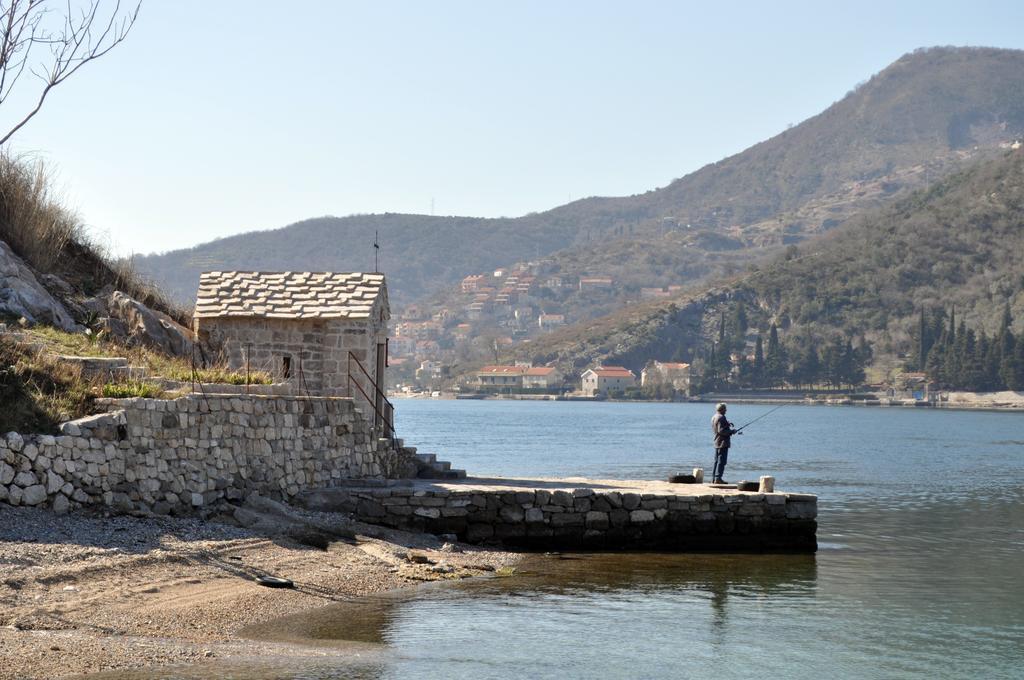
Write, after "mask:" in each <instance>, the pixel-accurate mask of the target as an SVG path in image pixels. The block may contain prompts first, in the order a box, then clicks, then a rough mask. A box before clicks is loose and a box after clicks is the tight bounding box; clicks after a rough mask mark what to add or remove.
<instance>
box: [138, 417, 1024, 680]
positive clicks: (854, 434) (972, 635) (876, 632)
mask: <svg viewBox="0 0 1024 680" xmlns="http://www.w3.org/2000/svg"><path fill="white" fill-rule="evenodd" d="M397 408H398V428H399V432H400V433H401V434H402V435H403V436H404V437H405V438H406V440H407V441H408V442H410V443H414V444H416V445H417V446H419V447H420V450H421V451H435V452H437V453H438V454H440V455H441V457H442V458H443V459H446V460H451V461H452V462H453V463H454V464H455V466H456V467H464V468H466V469H467V470H469V471H470V473H471V474H479V475H544V476H570V475H585V476H590V477H612V478H614V477H620V478H622V477H626V478H629V477H633V478H662V477H665V476H666V475H667V474H669V473H672V472H677V471H688V470H689V469H690V468H692V467H694V466H695V465H701V466H703V467H705V468H710V466H711V458H712V456H711V448H710V441H709V440H710V437H709V429H710V426H709V422H710V418H711V415H712V407H711V406H709V405H696V404H611V403H597V404H588V403H568V402H549V403H537V402H511V401H508V402H503V401H459V402H454V401H400V402H399V403H398V404H397ZM767 408H768V407H764V406H736V407H734V408H731V409H730V412H729V415H730V417H731V418H732V419H733V420H734V421H736V422H738V423H740V424H742V423H744V422H746V421H747V420H749V419H753V418H755V417H757V416H758V415H760V414H761V413H763V412H764V411H766V410H767ZM734 441H735V445H734V447H733V450H732V452H731V457H732V460H731V462H730V463H731V464H730V466H729V468H728V470H727V474H726V477H727V478H728V479H730V480H736V479H740V478H744V479H755V480H756V479H757V477H758V476H759V475H761V474H773V475H775V477H776V479H777V482H776V483H777V486H778V487H779V488H781V489H783V490H791V491H809V492H813V493H816V494H818V495H819V542H820V545H821V549H820V551H819V552H818V553H817V554H816V555H813V556H770V555H768V556H762V555H742V556H734V555H587V556H563V557H561V558H559V557H547V558H544V557H538V558H536V559H534V560H531V561H530V562H528V563H527V564H526V565H525V566H524V569H523V573H522V574H521V575H520V576H517V577H516V578H512V579H493V580H488V581H484V582H473V583H467V584H460V585H457V586H454V587H444V588H429V589H425V590H421V591H417V592H415V593H414V594H412V595H411V596H410V595H407V596H398V597H386V598H378V599H375V600H370V601H366V602H363V603H359V604H357V605H343V606H338V607H333V608H327V609H325V610H323V611H320V612H317V613H315V614H313V615H305V616H302V617H300V618H297V619H291V620H285V621H282V622H281V624H279V626H278V630H286V631H288V634H289V635H290V636H292V637H298V638H309V639H317V640H319V641H321V642H326V641H330V640H340V639H348V640H359V641H362V642H363V643H384V645H385V648H384V649H385V651H386V653H385V654H381V653H380V651H379V650H380V648H379V646H377V645H368V646H365V649H363V648H362V647H357V648H353V649H355V650H357V651H358V656H356V652H353V654H352V656H351V657H350V658H349V659H348V660H346V661H345V662H344V663H342V662H338V661H330V660H327V661H325V660H319V661H316V662H309V663H304V664H303V665H302V666H301V667H298V668H296V667H294V666H293V665H289V663H284V662H282V664H283V665H279V666H274V667H265V666H264V667H263V668H256V667H250V668H236V669H234V670H231V671H230V672H229V671H228V669H225V668H220V669H219V670H218V671H217V674H218V675H219V676H220V677H229V676H233V677H257V676H260V677H288V678H331V677H387V678H400V677H402V678H404V677H438V678H440V677H445V678H492V677H493V678H508V677H523V678H534V677H537V678H539V677H552V678H555V677H558V678H567V677H602V678H633V677H660V676H674V677H684V678H685V677H692V678H706V677H712V676H714V677H716V678H745V677H750V676H752V675H755V674H758V675H760V674H766V673H767V674H775V675H777V676H778V677H785V678H820V677H822V676H826V675H831V676H834V677H843V678H847V677H856V678H892V677H921V678H925V677H927V678H1021V677H1024V584H1022V578H1024V486H1022V480H1024V414H1012V413H987V412H956V411H930V410H901V409H870V408H855V407H844V408H829V407H805V406H790V407H786V408H784V409H782V410H780V411H778V412H776V413H774V414H772V415H770V416H768V417H767V418H765V419H764V420H762V421H759V422H758V423H756V424H755V425H753V426H751V427H750V429H749V431H748V433H747V434H745V435H744V436H742V437H739V438H737V439H736V440H734ZM375 649H376V651H374V650H375ZM292 663H294V662H292ZM137 677H140V676H137ZM148 677H171V676H163V675H161V676H153V675H150V676H148ZM175 677H176V676H175ZM181 677H193V676H192V675H191V673H189V674H185V675H182V676H181ZM206 677H210V676H206Z"/></svg>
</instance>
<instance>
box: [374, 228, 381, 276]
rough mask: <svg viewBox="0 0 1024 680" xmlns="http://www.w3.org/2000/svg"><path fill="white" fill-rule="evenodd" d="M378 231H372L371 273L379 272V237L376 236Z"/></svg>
mask: <svg viewBox="0 0 1024 680" xmlns="http://www.w3.org/2000/svg"><path fill="white" fill-rule="evenodd" d="M378 234H379V232H377V231H376V230H375V231H374V232H373V273H374V274H380V262H379V261H378V260H379V256H380V239H378V238H377V236H378Z"/></svg>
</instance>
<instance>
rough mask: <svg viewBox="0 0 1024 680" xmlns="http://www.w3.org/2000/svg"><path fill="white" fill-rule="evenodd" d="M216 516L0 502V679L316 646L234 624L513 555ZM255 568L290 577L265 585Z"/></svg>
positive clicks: (383, 534)
mask: <svg viewBox="0 0 1024 680" xmlns="http://www.w3.org/2000/svg"><path fill="white" fill-rule="evenodd" d="M311 514H315V515H316V518H315V519H316V520H317V521H319V522H325V521H326V522H329V521H330V520H331V517H330V516H329V515H324V514H323V513H311ZM224 519H225V520H226V523H223V522H219V521H216V520H210V521H201V520H198V519H176V518H135V517H109V518H106V517H102V516H85V515H77V516H76V515H66V516H56V515H54V514H53V513H51V512H48V511H44V510H36V509H31V508H15V507H10V506H7V505H3V504H0V679H2V680H9V679H14V678H18V679H23V678H24V679H29V678H59V677H67V676H75V675H81V674H88V673H94V672H98V671H104V670H111V669H127V668H137V667H145V666H160V665H169V664H187V663H191V662H196V661H201V660H203V661H205V660H209V659H220V660H223V659H232V658H242V657H246V658H251V657H254V656H264V655H266V656H288V655H305V654H311V655H312V654H314V653H319V652H317V651H316V650H313V649H312V648H308V647H301V646H294V645H284V644H277V643H273V642H261V641H252V640H246V639H243V638H241V637H239V636H238V635H237V632H238V631H239V630H241V629H242V628H244V627H246V626H249V625H251V624H256V623H262V622H266V621H270V620H273V619H276V618H278V617H281V616H285V615H289V614H294V613H297V612H301V611H307V610H311V609H315V608H318V607H323V606H326V605H329V604H331V603H334V602H340V601H345V600H349V599H352V598H355V597H358V596H362V595H368V594H373V593H381V592H384V591H389V590H393V589H397V588H403V587H409V586H412V585H415V584H417V583H421V582H424V581H436V580H441V579H462V578H468V577H477V576H487V575H492V574H493V573H494V572H495V571H496V570H498V571H501V570H505V569H507V568H509V567H511V566H513V565H514V564H515V563H516V562H517V561H518V559H519V556H518V555H516V554H513V553H507V552H499V551H486V550H479V549H476V548H473V547H471V546H453V545H452V544H447V545H446V544H443V543H442V542H441V541H440V540H439V539H438V538H437V537H435V536H432V535H424V534H411V533H406V532H399V531H390V530H383V529H381V528H379V527H371V526H368V525H360V524H354V525H352V524H349V526H351V527H352V528H353V529H355V530H356V535H355V538H354V539H348V540H346V539H339V540H335V541H333V542H331V543H330V544H329V545H328V546H327V548H326V550H324V549H320V548H316V547H310V546H308V545H303V544H302V543H299V542H297V541H296V540H293V539H291V538H287V537H283V536H271V535H268V533H267V532H258V531H253V530H249V529H245V528H241V527H238V526H232V525H231V523H230V522H231V520H230V519H229V518H224ZM337 519H338V521H339V522H347V521H348V520H347V518H345V517H343V516H338V517H337ZM261 575H274V576H279V577H284V578H288V579H291V580H292V581H294V583H295V588H294V589H273V588H266V587H263V586H260V585H258V584H257V583H256V582H255V580H254V579H255V578H256V577H258V576H261Z"/></svg>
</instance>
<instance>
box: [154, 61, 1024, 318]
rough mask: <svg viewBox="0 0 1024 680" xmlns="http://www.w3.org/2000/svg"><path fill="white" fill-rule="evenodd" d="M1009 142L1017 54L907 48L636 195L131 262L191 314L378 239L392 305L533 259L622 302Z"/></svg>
mask: <svg viewBox="0 0 1024 680" xmlns="http://www.w3.org/2000/svg"><path fill="white" fill-rule="evenodd" d="M752 115H755V114H752ZM1022 134H1024V53H1022V52H1020V51H1014V50H997V49H975V48H937V49H929V50H919V51H917V52H914V53H913V54H909V55H906V56H905V57H903V58H901V59H900V60H898V61H897V62H895V63H894V64H892V65H891V66H889V67H888V68H886V69H885V70H883V71H882V72H880V73H879V74H877V75H875V76H874V77H872V78H871V79H870V80H869V81H867V82H866V83H864V84H862V85H861V86H859V87H857V88H856V89H854V90H853V91H851V92H850V93H849V94H848V95H847V96H846V97H844V98H843V99H842V100H841V101H839V102H837V103H835V104H834V105H832V106H831V107H829V108H828V109H827V110H826V111H824V112H823V113H821V114H819V115H818V116H815V117H813V118H811V119H809V120H807V121H804V122H803V123H801V124H799V125H797V126H795V127H793V128H791V129H789V130H786V131H785V132H783V133H781V134H779V135H777V136H776V137H773V138H772V139H769V140H767V141H765V142H762V143H760V144H758V145H755V146H753V147H751V148H749V149H747V150H746V151H743V152H742V153H739V154H736V155H735V156H732V157H730V158H727V159H724V160H722V161H720V162H718V163H713V164H711V165H708V166H705V167H704V168H702V169H700V170H698V171H696V172H694V173H692V174H690V175H687V176H686V177H683V178H681V179H678V180H675V181H673V182H671V183H670V184H669V185H668V186H666V187H664V188H661V189H657V190H652V191H649V192H646V193H644V194H639V195H635V196H630V197H622V198H591V199H585V200H580V201H576V202H573V203H570V204H568V205H565V206H561V207H559V208H555V209H553V210H550V211H547V212H544V213H537V214H531V215H528V216H524V217H520V218H516V219H475V218H457V217H450V218H449V217H427V216H422V215H392V214H389V215H367V216H353V217H346V218H335V217H324V218H319V219H314V220H306V221H304V222H299V223H296V224H294V225H291V226H289V227H286V228H283V229H279V230H275V231H269V232H254V233H248V234H242V235H239V236H234V237H231V238H227V239H220V240H217V241H213V242H211V243H208V244H204V245H201V246H197V247H195V248H192V249H188V250H181V251H174V252H171V253H167V254H164V255H152V256H147V257H142V258H138V259H137V265H138V267H139V269H140V270H141V271H142V272H143V273H145V274H148V275H150V276H152V277H153V278H155V279H156V280H157V281H158V282H160V283H161V284H162V285H163V286H164V287H165V288H166V290H168V291H169V292H170V293H171V294H173V295H174V296H175V297H177V298H178V299H180V300H184V301H188V300H189V299H191V297H192V296H193V295H194V291H195V285H196V281H197V279H198V274H199V272H201V271H203V270H209V269H235V268H245V269H257V268H258V269H284V270H288V269H304V270H309V269H338V270H361V269H367V268H369V267H372V266H373V250H372V243H373V237H374V233H375V232H376V231H379V232H380V237H381V241H382V244H383V248H382V258H381V269H382V270H383V271H385V273H387V274H388V275H389V277H390V281H391V287H392V293H393V297H394V298H395V299H396V300H398V301H399V302H402V301H410V300H414V299H419V298H422V297H424V296H427V295H430V294H432V293H435V292H437V291H439V290H441V289H442V288H444V287H445V286H447V285H451V284H453V283H455V282H456V281H458V280H459V279H460V278H462V277H463V276H465V275H467V274H471V273H477V272H482V271H487V270H488V269H493V268H494V267H496V266H498V265H508V264H512V263H514V262H516V261H524V260H536V259H539V258H543V257H546V256H552V257H550V263H551V265H552V266H553V267H554V268H555V269H558V270H562V271H565V272H566V273H569V274H573V273H583V274H606V275H610V276H612V277H614V278H615V279H616V280H617V281H619V282H621V283H622V285H625V286H631V287H633V289H636V288H637V287H639V286H645V285H647V286H650V285H668V284H685V283H687V282H691V281H693V280H695V279H697V278H700V277H707V276H713V275H720V274H722V273H728V272H729V271H731V270H732V271H735V270H736V269H738V268H742V266H744V265H745V263H747V262H749V261H751V260H752V259H756V258H758V257H761V256H762V255H763V254H764V252H765V249H768V250H769V251H770V250H771V249H772V248H779V247H782V246H784V245H785V244H787V243H793V242H798V241H800V240H801V239H803V238H805V237H807V236H808V235H813V234H816V233H818V232H821V231H825V230H828V229H830V228H833V227H835V226H837V225H838V224H840V223H841V222H842V221H843V220H844V219H846V218H847V217H849V216H850V215H852V214H854V213H856V212H858V211H861V210H864V209H869V208H873V207H875V206H877V205H880V204H883V203H884V202H886V201H888V200H891V198H892V197H893V196H897V195H899V194H900V192H901V191H903V190H904V189H907V188H913V187H919V186H923V185H925V184H926V183H928V182H930V181H932V180H934V179H936V178H937V177H939V176H942V175H943V174H946V173H948V172H950V171H953V170H955V169H956V168H957V167H959V166H960V165H961V164H962V163H963V162H965V160H967V159H969V158H972V157H974V158H977V157H978V155H979V154H984V153H985V152H986V150H990V149H994V148H997V147H998V146H999V145H1000V144H1005V143H1006V142H1007V141H1012V140H1013V139H1015V138H1017V137H1019V136H1020V135H1022ZM495 162H496V163H497V162H500V159H496V160H495ZM586 315H587V312H586V310H582V311H581V313H580V314H579V317H580V318H582V317H585V316H586Z"/></svg>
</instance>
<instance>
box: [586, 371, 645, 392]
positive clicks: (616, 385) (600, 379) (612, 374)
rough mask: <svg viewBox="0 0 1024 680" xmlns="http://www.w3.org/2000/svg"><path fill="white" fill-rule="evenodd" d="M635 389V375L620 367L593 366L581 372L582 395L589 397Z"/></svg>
mask: <svg viewBox="0 0 1024 680" xmlns="http://www.w3.org/2000/svg"><path fill="white" fill-rule="evenodd" d="M628 387H636V375H635V374H634V373H633V371H631V370H629V369H628V368H623V367H622V366H595V367H594V368H588V369H587V370H586V371H584V372H583V376H582V389H583V394H585V395H587V396H591V397H596V396H598V395H604V394H608V392H611V391H619V390H624V389H626V388H628Z"/></svg>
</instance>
